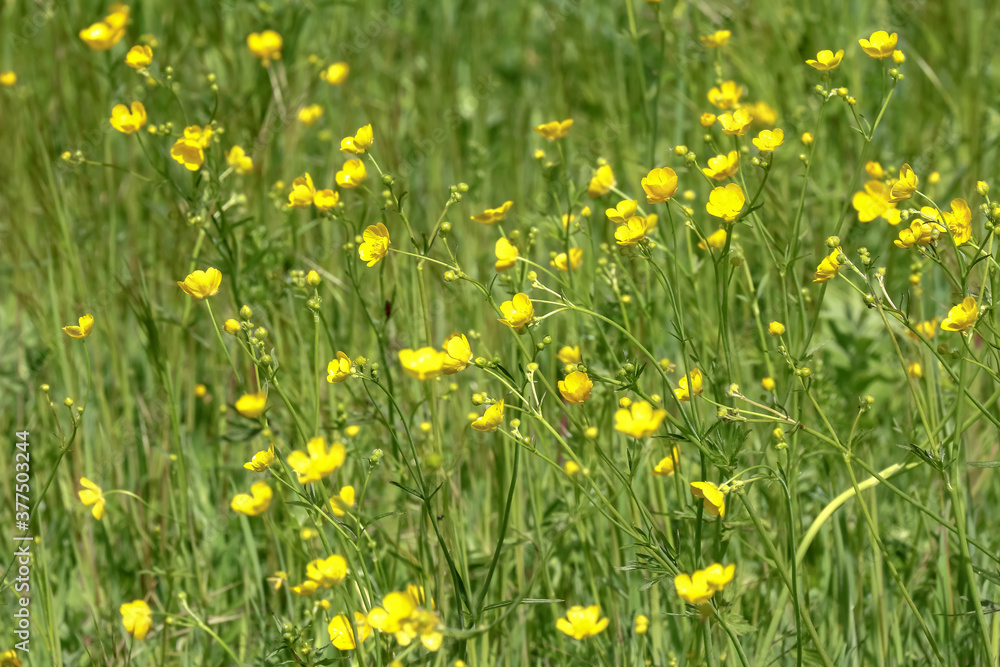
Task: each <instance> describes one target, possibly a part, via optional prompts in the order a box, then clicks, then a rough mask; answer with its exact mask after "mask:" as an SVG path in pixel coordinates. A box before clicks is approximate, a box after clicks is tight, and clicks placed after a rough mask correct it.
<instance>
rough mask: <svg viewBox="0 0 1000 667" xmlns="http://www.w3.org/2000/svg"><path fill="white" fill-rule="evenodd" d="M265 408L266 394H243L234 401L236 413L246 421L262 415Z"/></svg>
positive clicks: (259, 392)
mask: <svg viewBox="0 0 1000 667" xmlns="http://www.w3.org/2000/svg"><path fill="white" fill-rule="evenodd" d="M266 407H267V394H266V393H264V392H263V391H258V392H257V393H256V394H243V395H242V396H240V397H239V399H238V400H237V401H236V412H238V413H240V414H241V415H242V416H244V417H246V418H248V419H256V418H257V417H260V416H261V415H262V414H263V413H264V408H266Z"/></svg>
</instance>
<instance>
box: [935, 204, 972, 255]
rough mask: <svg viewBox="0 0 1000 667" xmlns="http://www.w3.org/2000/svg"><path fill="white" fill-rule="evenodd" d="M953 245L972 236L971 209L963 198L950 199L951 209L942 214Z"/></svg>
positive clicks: (960, 243)
mask: <svg viewBox="0 0 1000 667" xmlns="http://www.w3.org/2000/svg"><path fill="white" fill-rule="evenodd" d="M942 217H943V218H944V224H945V225H947V226H948V231H950V232H951V237H952V238H953V239H954V240H955V245H962V244H963V243H965V242H967V241H968V240H969V239H970V238H972V210H971V209H969V203H968V202H967V201H965V200H964V199H952V200H951V210H950V211H945V212H944V213H943V214H942Z"/></svg>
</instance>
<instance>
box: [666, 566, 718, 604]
mask: <svg viewBox="0 0 1000 667" xmlns="http://www.w3.org/2000/svg"><path fill="white" fill-rule="evenodd" d="M674 588H675V589H676V590H677V595H679V596H680V597H681V599H682V600H684V601H685V602H687V603H688V604H693V605H702V604H705V603H706V602H708V601H709V600H711V599H712V596H713V595H715V591H714V590H712V589H711V588H709V586H708V580H707V578H706V576H705V571H704V570H698V571H697V572H695V573H694V575H693V576H691V575H688V574H686V573H684V572H681V573H680V574H678V575H677V576H676V577H674Z"/></svg>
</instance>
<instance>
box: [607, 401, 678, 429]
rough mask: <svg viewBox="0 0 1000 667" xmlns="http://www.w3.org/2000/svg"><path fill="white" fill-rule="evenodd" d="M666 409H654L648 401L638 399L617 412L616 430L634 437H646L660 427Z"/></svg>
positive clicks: (665, 414)
mask: <svg viewBox="0 0 1000 667" xmlns="http://www.w3.org/2000/svg"><path fill="white" fill-rule="evenodd" d="M666 416H667V411H666V410H660V409H657V410H654V409H653V406H652V405H650V404H649V403H647V402H646V401H638V402H636V403H633V404H632V405H630V406H629V407H627V408H621V409H620V410H618V411H617V412H616V413H615V430H616V431H619V432H621V433H624V434H625V435H630V436H632V437H633V438H645V437H647V436H650V435H653V433H655V432H656V429H658V428H660V424H661V423H663V419H664V418H665V417H666Z"/></svg>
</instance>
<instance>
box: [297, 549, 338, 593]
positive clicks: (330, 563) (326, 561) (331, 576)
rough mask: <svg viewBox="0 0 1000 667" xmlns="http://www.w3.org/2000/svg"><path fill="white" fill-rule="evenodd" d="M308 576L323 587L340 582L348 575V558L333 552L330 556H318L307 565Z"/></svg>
mask: <svg viewBox="0 0 1000 667" xmlns="http://www.w3.org/2000/svg"><path fill="white" fill-rule="evenodd" d="M306 577H308V578H309V580H310V581H315V582H316V584H317V585H319V586H322V587H323V588H330V587H332V586H336V585H338V584H340V582H342V581H343V580H344V578H345V577H347V559H345V558H344V557H343V556H339V555H337V554H333V555H332V556H329V557H328V558H317V559H316V560H313V561H310V562H309V563H308V564H307V565H306Z"/></svg>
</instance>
